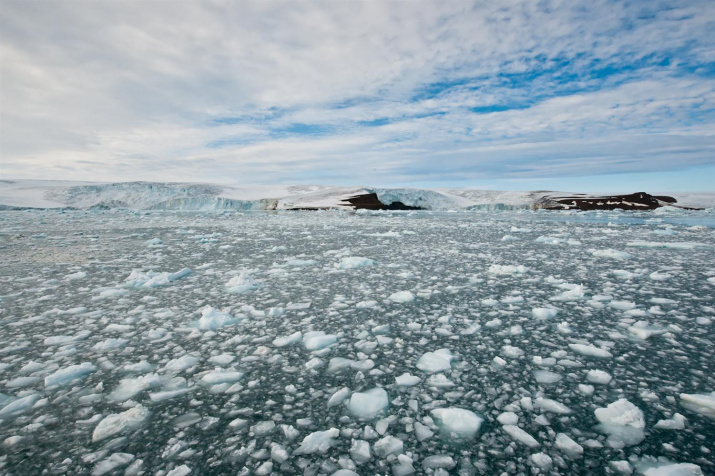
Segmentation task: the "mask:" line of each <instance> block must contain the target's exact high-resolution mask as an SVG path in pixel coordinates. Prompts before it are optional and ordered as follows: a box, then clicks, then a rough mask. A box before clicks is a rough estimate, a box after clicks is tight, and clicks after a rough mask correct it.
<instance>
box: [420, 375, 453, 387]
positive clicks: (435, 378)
mask: <svg viewBox="0 0 715 476" xmlns="http://www.w3.org/2000/svg"><path fill="white" fill-rule="evenodd" d="M425 384H426V385H428V386H430V387H437V388H446V387H454V382H452V381H451V380H449V379H448V378H447V377H445V376H444V375H443V374H437V375H432V376H430V377H429V378H428V379H427V380H426V381H425Z"/></svg>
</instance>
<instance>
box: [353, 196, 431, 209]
mask: <svg viewBox="0 0 715 476" xmlns="http://www.w3.org/2000/svg"><path fill="white" fill-rule="evenodd" d="M343 202H347V203H349V204H350V205H352V206H353V208H355V209H356V210H359V209H365V210H424V208H422V207H412V206H409V205H405V204H404V203H402V202H391V203H389V204H385V203H382V202H381V201H380V199H379V198H378V196H377V193H366V194H363V195H355V196H354V197H349V198H347V199H345V200H343Z"/></svg>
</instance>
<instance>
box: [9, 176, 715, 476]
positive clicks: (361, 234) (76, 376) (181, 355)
mask: <svg viewBox="0 0 715 476" xmlns="http://www.w3.org/2000/svg"><path fill="white" fill-rule="evenodd" d="M70 188H71V187H70ZM219 188H220V187H219ZM367 191H372V192H374V193H375V194H376V196H378V197H380V198H381V199H384V200H385V201H392V200H394V201H395V202H393V203H394V204H395V208H398V209H399V210H396V211H390V210H384V209H383V210H366V211H361V212H359V213H356V212H354V211H353V210H350V209H349V207H344V206H340V208H339V209H336V210H331V211H326V210H320V211H282V210H281V208H301V207H303V206H304V207H307V208H325V207H328V206H332V205H334V204H335V201H336V198H339V199H340V200H342V199H343V198H347V197H350V196H353V195H357V194H360V193H363V192H367ZM55 192H56V193H54V194H51V197H53V199H55V200H61V201H62V202H61V203H65V204H72V205H71V206H73V207H76V209H67V208H64V209H52V210H23V211H8V210H5V211H0V260H1V262H2V266H0V474H8V475H10V474H13V475H25V474H28V475H34V474H48V475H50V474H88V475H107V476H110V475H118V474H120V475H121V474H123V475H126V476H140V475H164V476H167V475H171V476H187V475H198V474H237V475H249V474H255V475H271V474H304V475H313V476H322V475H338V476H340V475H355V474H357V475H378V474H379V475H390V476H407V475H412V474H414V475H418V474H419V475H422V474H424V475H427V476H445V475H449V474H455V475H469V476H477V475H482V474H487V475H488V474H496V475H502V474H508V475H540V474H554V475H556V474H561V475H571V474H606V475H620V474H623V475H625V474H633V475H650V474H654V475H663V474H688V475H700V474H702V475H705V474H713V473H714V472H715V465H714V464H713V454H715V447H714V446H713V441H715V429H714V428H715V426H714V425H713V422H714V421H715V420H714V418H715V403H714V402H715V393H713V392H714V391H715V379H714V378H713V375H715V338H714V336H713V332H714V331H715V326H714V325H713V319H715V300H714V299H715V298H714V293H713V290H714V289H715V287H714V286H713V285H715V267H714V266H713V263H715V254H714V253H715V246H713V245H714V244H715V233H714V230H715V220H714V219H713V215H712V211H699V212H696V211H684V210H677V209H667V210H661V212H660V213H658V214H653V213H652V212H648V213H645V212H622V211H593V212H575V211H572V210H564V211H551V212H546V211H532V210H528V209H527V208H526V207H524V208H522V209H519V210H514V209H511V210H500V211H494V210H488V209H486V208H489V207H474V208H473V209H472V210H467V208H469V207H471V206H472V205H470V204H475V205H476V204H479V203H483V202H479V201H480V200H486V198H485V197H484V196H479V194H476V193H472V194H470V193H467V192H468V191H444V193H443V192H439V193H440V194H441V196H437V195H434V194H429V193H422V192H421V191H418V192H416V191H414V190H407V189H400V190H393V189H390V190H378V189H369V190H366V189H363V188H359V187H354V188H350V187H345V188H343V189H341V192H340V193H338V194H336V190H335V189H334V188H325V187H299V188H297V189H289V187H278V188H276V189H275V190H272V191H271V192H276V193H275V195H273V194H272V193H271V195H270V196H271V197H274V199H275V200H274V201H273V202H271V203H268V202H260V200H262V199H264V198H266V197H267V196H268V195H263V192H265V190H264V191H263V192H261V193H258V192H255V191H254V192H255V193H254V192H250V191H245V192H240V193H239V191H235V195H227V194H226V193H225V190H224V189H220V190H219V189H214V188H212V187H208V186H202V187H194V186H188V185H186V184H184V185H183V186H182V185H180V184H173V185H167V186H155V187H152V186H149V185H148V184H143V185H133V186H129V185H126V186H114V187H110V186H92V187H89V186H88V187H86V188H82V189H76V188H71V190H65V191H63V192H61V193H60V191H58V190H55ZM249 192H250V193H254V196H251V195H250V193H249ZM241 194H243V195H241ZM341 194H342V195H341ZM0 196H2V194H1V193H0ZM444 197H446V199H445V198H444ZM454 197H456V198H454ZM510 197H511V198H514V197H513V196H510V195H509V194H505V195H500V196H499V197H498V198H499V200H501V202H500V203H502V204H503V205H507V204H508V205H510V206H511V207H512V208H514V207H515V205H516V204H515V202H514V201H509V200H511V198H510ZM487 198H488V197H487ZM492 198H494V200H496V196H494V197H492ZM517 198H518V197H517ZM45 199H46V200H49V198H48V197H45ZM110 199H111V200H114V202H109V201H108V200H110ZM218 199H225V200H223V201H220V200H218ZM521 199H524V200H525V201H526V198H525V197H524V196H522V198H520V200H521ZM97 200H99V201H103V202H104V205H103V206H95V207H93V208H92V209H91V210H90V209H88V208H87V207H88V206H92V205H93V204H96V203H97ZM229 200H230V201H229ZM120 202H121V203H120ZM249 202H250V203H249ZM396 202H400V203H402V206H400V205H398V204H397V203H396ZM0 203H2V202H1V201H0ZM373 204H374V202H373ZM492 205H493V207H492V208H499V207H497V206H496V205H497V202H496V201H495V202H493V203H492ZM262 206H271V207H274V208H276V210H271V211H269V212H259V211H258V210H257V209H256V208H260V207H262ZM408 206H412V207H414V206H419V207H422V208H430V209H429V210H415V209H405V207H408ZM191 207H205V209H204V210H203V211H199V212H197V211H189V210H190V208H191ZM211 207H214V208H211ZM172 208H174V210H172ZM176 208H180V210H176ZM502 208H506V207H502ZM139 209H144V210H146V211H142V212H139V211H137V210H139ZM505 236H510V237H512V239H507V240H504V239H503V238H504V237H505ZM624 253H627V255H628V256H626V255H625V254H624ZM189 269H190V270H191V272H190V273H189V272H188V270H189Z"/></svg>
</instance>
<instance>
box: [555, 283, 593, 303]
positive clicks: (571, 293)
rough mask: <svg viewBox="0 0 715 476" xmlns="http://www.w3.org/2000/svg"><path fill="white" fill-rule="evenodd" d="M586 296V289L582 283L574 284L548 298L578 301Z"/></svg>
mask: <svg viewBox="0 0 715 476" xmlns="http://www.w3.org/2000/svg"><path fill="white" fill-rule="evenodd" d="M585 297H586V291H585V288H584V287H583V285H581V284H574V285H573V286H572V287H571V289H569V290H567V291H564V292H562V293H561V294H559V295H556V296H553V297H551V298H549V299H550V300H551V301H566V302H568V301H579V300H581V299H584V298H585Z"/></svg>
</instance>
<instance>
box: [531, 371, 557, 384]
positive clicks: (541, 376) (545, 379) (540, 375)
mask: <svg viewBox="0 0 715 476" xmlns="http://www.w3.org/2000/svg"><path fill="white" fill-rule="evenodd" d="M534 378H535V379H536V381H537V382H539V383H540V384H546V385H548V384H552V383H556V382H558V381H559V380H561V379H562V378H563V376H561V375H559V374H557V373H554V372H549V371H548V370H534Z"/></svg>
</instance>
